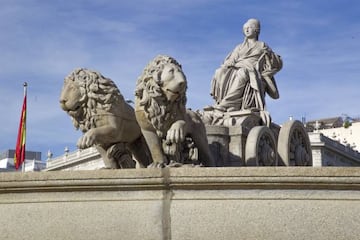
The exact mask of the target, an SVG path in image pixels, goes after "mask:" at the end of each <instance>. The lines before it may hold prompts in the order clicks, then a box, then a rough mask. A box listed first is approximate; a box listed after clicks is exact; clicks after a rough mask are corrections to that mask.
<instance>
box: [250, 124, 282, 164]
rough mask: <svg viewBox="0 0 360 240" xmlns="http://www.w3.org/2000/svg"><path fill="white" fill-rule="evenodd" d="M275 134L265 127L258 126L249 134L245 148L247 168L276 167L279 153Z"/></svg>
mask: <svg viewBox="0 0 360 240" xmlns="http://www.w3.org/2000/svg"><path fill="white" fill-rule="evenodd" d="M276 149H277V148H276V141H275V137H274V134H273V132H272V131H271V130H270V129H269V128H268V127H265V126H256V127H254V128H252V129H251V130H250V132H249V135H248V138H247V140H246V146H245V162H246V165H247V166H276V165H277V152H276Z"/></svg>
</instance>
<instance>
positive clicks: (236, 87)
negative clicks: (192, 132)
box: [204, 19, 282, 126]
mask: <svg viewBox="0 0 360 240" xmlns="http://www.w3.org/2000/svg"><path fill="white" fill-rule="evenodd" d="M243 33H244V41H243V42H242V43H241V44H239V45H238V46H236V47H235V49H234V50H233V51H232V52H231V53H229V54H228V56H227V57H226V58H225V60H224V62H223V64H222V65H221V66H220V67H219V68H218V69H217V70H216V71H215V74H214V77H213V79H212V82H211V91H210V94H211V96H212V97H213V98H214V100H215V104H214V105H213V106H211V107H206V108H205V109H204V110H205V117H204V120H205V122H206V123H207V124H211V125H214V124H216V125H226V124H228V123H227V122H226V119H227V118H226V115H224V116H221V112H223V113H227V112H233V111H239V110H241V111H243V110H256V111H258V112H259V113H260V116H261V119H262V122H263V123H264V125H267V126H270V124H271V118H270V114H269V113H268V112H267V111H266V109H265V94H267V95H269V96H270V97H272V98H274V99H277V98H279V92H278V89H277V86H276V82H275V79H274V75H275V73H276V72H278V71H279V70H280V69H281V68H282V60H281V58H280V56H278V55H276V54H275V53H274V52H273V51H272V50H271V48H270V47H268V46H267V45H266V44H265V43H264V42H261V41H259V34H260V21H259V20H257V19H249V20H248V21H247V22H246V23H245V24H244V26H243Z"/></svg>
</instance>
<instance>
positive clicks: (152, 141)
mask: <svg viewBox="0 0 360 240" xmlns="http://www.w3.org/2000/svg"><path fill="white" fill-rule="evenodd" d="M141 132H142V134H143V135H144V138H145V140H146V143H147V145H148V147H149V150H150V153H151V157H152V160H153V163H152V164H150V165H149V167H164V166H165V164H166V162H167V159H166V157H165V155H164V153H163V150H162V143H161V139H160V138H159V137H158V136H157V135H156V133H155V132H152V131H149V130H145V129H141Z"/></svg>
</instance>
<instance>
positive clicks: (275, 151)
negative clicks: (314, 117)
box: [206, 110, 312, 166]
mask: <svg viewBox="0 0 360 240" xmlns="http://www.w3.org/2000/svg"><path fill="white" fill-rule="evenodd" d="M223 115H224V116H223V117H224V118H223V119H224V125H222V126H217V125H206V131H207V137H208V142H209V145H210V149H211V151H212V153H213V154H214V158H215V159H217V162H216V165H217V166H311V165H312V154H311V148H310V140H309V137H308V134H307V132H306V130H305V128H304V126H303V124H302V123H301V122H300V121H298V120H289V121H287V122H285V123H284V124H283V125H282V126H279V125H278V124H275V123H271V124H270V126H267V125H264V124H263V123H262V119H261V117H260V113H259V112H257V111H250V110H249V111H247V110H243V111H236V112H229V113H224V114H223Z"/></svg>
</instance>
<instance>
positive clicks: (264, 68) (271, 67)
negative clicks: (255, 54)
mask: <svg viewBox="0 0 360 240" xmlns="http://www.w3.org/2000/svg"><path fill="white" fill-rule="evenodd" d="M281 68H282V60H281V58H280V56H278V55H276V54H275V53H274V52H272V51H271V50H269V51H267V52H265V53H264V55H263V56H262V57H261V59H260V61H259V69H260V72H261V76H262V77H263V80H264V82H265V91H266V92H267V93H268V95H269V96H270V97H272V98H273V99H278V98H279V91H278V88H277V86H276V82H275V78H274V75H275V74H276V73H277V72H278V71H280V69H281Z"/></svg>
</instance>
